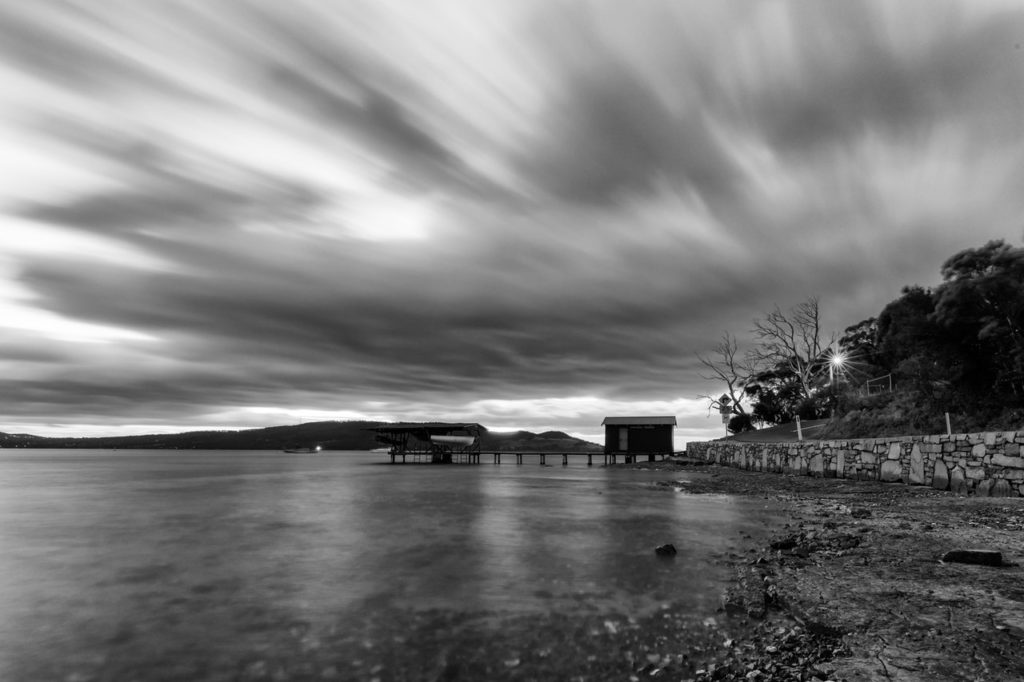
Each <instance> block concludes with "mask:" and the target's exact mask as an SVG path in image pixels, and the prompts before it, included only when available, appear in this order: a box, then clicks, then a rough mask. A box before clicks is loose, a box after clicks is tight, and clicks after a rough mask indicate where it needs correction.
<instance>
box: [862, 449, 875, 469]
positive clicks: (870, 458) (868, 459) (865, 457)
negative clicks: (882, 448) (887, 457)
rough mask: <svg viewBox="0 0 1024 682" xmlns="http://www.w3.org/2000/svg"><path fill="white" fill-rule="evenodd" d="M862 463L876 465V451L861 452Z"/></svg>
mask: <svg viewBox="0 0 1024 682" xmlns="http://www.w3.org/2000/svg"><path fill="white" fill-rule="evenodd" d="M860 463H861V464H864V465H866V466H874V465H875V455H874V453H872V452H862V453H860Z"/></svg>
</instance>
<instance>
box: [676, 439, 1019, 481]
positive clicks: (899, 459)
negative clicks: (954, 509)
mask: <svg viewBox="0 0 1024 682" xmlns="http://www.w3.org/2000/svg"><path fill="white" fill-rule="evenodd" d="M1022 445H1024V431H1006V432H1003V431H1000V432H990V433H959V434H952V435H941V436H903V437H900V438H873V439H865V440H822V441H799V442H796V441H790V442H785V443H743V442H737V441H705V442H700V443H687V445H686V455H687V456H688V457H690V458H693V459H697V460H702V461H706V462H714V463H717V464H723V465H726V466H733V467H738V468H741V469H749V470H752V471H769V472H774V473H794V474H806V475H809V476H830V477H836V476H838V477H840V478H856V479H864V480H872V481H875V480H881V481H892V482H897V481H902V482H903V483H906V484H909V485H930V486H932V487H933V488H937V489H939V490H952V491H953V492H956V493H958V494H961V495H967V494H975V495H978V496H985V497H988V496H993V497H997V496H998V497H1016V496H1018V495H1024V457H1021V446H1022Z"/></svg>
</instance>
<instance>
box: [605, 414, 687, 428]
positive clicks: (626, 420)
mask: <svg viewBox="0 0 1024 682" xmlns="http://www.w3.org/2000/svg"><path fill="white" fill-rule="evenodd" d="M641 425H642V426H651V425H657V426H675V425H676V418H675V417H673V416H668V417H605V418H604V421H603V422H601V426H641Z"/></svg>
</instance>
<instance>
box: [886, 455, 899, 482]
mask: <svg viewBox="0 0 1024 682" xmlns="http://www.w3.org/2000/svg"><path fill="white" fill-rule="evenodd" d="M902 477H903V467H902V466H900V461H899V460H898V459H887V460H885V461H884V462H882V480H883V481H885V482H887V483H892V482H893V481H898V480H900V479H901V478H902Z"/></svg>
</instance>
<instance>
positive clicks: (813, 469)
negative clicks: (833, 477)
mask: <svg viewBox="0 0 1024 682" xmlns="http://www.w3.org/2000/svg"><path fill="white" fill-rule="evenodd" d="M807 470H808V473H810V474H811V476H818V477H821V476H823V475H824V474H825V465H824V462H823V459H822V456H821V455H820V454H817V455H814V456H813V457H811V461H810V462H808V463H807Z"/></svg>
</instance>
